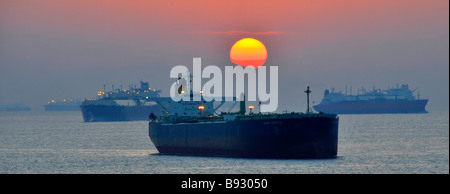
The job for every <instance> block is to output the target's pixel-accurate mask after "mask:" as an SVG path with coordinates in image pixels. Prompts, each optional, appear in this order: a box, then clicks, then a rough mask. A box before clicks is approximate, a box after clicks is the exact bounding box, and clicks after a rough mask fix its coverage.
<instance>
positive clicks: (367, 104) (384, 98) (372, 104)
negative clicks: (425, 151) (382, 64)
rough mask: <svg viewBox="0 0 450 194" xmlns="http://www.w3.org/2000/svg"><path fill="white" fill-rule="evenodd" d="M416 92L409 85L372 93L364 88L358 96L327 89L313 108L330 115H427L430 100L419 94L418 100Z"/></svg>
mask: <svg viewBox="0 0 450 194" xmlns="http://www.w3.org/2000/svg"><path fill="white" fill-rule="evenodd" d="M414 91H415V90H414ZM414 91H411V90H410V89H409V87H408V84H402V86H401V87H398V86H397V88H390V89H388V90H381V89H373V90H372V91H370V92H366V90H365V89H364V88H362V89H361V90H358V94H357V95H346V94H342V92H335V91H334V89H332V90H331V91H329V90H328V89H327V90H325V92H324V97H323V99H322V101H321V102H320V104H318V105H315V106H313V108H314V109H315V110H316V111H319V112H323V113H330V114H378V113H427V111H426V110H425V106H426V105H427V102H428V99H420V95H419V94H418V95H417V98H416V97H415V96H414V95H413V92H414ZM360 92H361V94H360Z"/></svg>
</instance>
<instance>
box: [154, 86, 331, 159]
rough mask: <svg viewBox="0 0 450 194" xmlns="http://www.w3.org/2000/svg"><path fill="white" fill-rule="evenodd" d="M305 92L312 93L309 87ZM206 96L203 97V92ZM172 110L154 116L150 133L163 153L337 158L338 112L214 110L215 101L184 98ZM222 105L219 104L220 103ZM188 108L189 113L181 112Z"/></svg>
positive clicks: (242, 105) (248, 156) (243, 103)
mask: <svg viewBox="0 0 450 194" xmlns="http://www.w3.org/2000/svg"><path fill="white" fill-rule="evenodd" d="M305 92H310V90H309V87H308V90H307V91H305ZM308 95H309V93H308ZM202 97H203V96H202ZM173 105H174V106H177V107H178V108H174V107H173V108H172V109H168V113H169V115H165V116H159V117H158V116H156V115H150V122H149V136H150V139H151V141H152V142H153V144H154V145H155V147H156V149H157V150H158V152H159V153H160V154H168V155H194V156H224V157H245V158H335V157H336V156H337V150H338V147H337V146H338V122H339V118H338V117H337V115H336V114H323V113H312V111H310V109H308V110H307V112H306V113H298V112H292V113H283V114H275V113H265V114H262V113H253V112H252V109H253V107H252V106H249V109H250V113H249V114H245V113H246V107H245V97H244V99H243V100H241V101H240V110H239V111H238V112H235V113H223V112H222V113H220V114H215V111H216V110H217V109H218V107H216V108H214V106H213V101H211V102H207V101H194V102H190V101H187V102H186V101H180V103H173ZM219 107H220V106H219ZM185 113H188V115H189V116H182V115H185Z"/></svg>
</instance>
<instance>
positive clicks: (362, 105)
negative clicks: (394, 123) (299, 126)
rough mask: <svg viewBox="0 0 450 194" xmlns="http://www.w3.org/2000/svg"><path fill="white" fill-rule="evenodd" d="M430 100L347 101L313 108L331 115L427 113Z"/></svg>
mask: <svg viewBox="0 0 450 194" xmlns="http://www.w3.org/2000/svg"><path fill="white" fill-rule="evenodd" d="M427 102H428V100H426V99H424V100H411V101H399V100H384V101H346V102H339V103H332V104H319V105H316V106H313V107H314V109H315V110H316V111H319V112H323V113H329V114H383V113H426V112H427V111H426V110H425V106H426V105H427Z"/></svg>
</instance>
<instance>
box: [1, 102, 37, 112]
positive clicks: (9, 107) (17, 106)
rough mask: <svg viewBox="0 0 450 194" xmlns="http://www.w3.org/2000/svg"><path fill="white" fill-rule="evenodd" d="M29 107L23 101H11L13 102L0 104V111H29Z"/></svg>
mask: <svg viewBox="0 0 450 194" xmlns="http://www.w3.org/2000/svg"><path fill="white" fill-rule="evenodd" d="M30 110H31V108H30V107H29V106H28V105H26V104H23V103H13V104H4V105H0V111H7V112H13V111H30Z"/></svg>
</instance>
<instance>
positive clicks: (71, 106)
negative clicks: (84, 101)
mask: <svg viewBox="0 0 450 194" xmlns="http://www.w3.org/2000/svg"><path fill="white" fill-rule="evenodd" d="M80 105H81V101H79V100H63V101H55V100H52V101H50V102H48V103H47V104H46V105H44V109H45V111H80Z"/></svg>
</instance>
